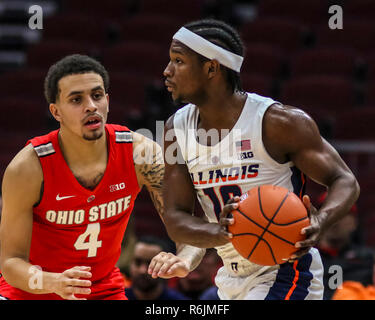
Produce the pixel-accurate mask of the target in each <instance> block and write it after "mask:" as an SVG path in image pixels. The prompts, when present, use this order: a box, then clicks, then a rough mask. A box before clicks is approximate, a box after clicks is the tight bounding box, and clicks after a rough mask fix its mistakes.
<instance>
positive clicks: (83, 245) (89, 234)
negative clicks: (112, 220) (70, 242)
mask: <svg viewBox="0 0 375 320" xmlns="http://www.w3.org/2000/svg"><path fill="white" fill-rule="evenodd" d="M99 233H100V223H99V222H97V223H90V224H88V225H87V228H86V231H85V232H84V233H82V234H81V235H80V236H79V237H78V238H77V240H76V242H75V243H74V248H76V249H77V250H88V252H87V257H88V258H92V257H96V254H97V251H98V248H100V247H101V246H102V240H98V236H99Z"/></svg>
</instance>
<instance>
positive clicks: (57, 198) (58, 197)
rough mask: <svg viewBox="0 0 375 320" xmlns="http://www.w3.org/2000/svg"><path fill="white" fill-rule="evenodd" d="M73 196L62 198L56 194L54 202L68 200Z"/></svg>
mask: <svg viewBox="0 0 375 320" xmlns="http://www.w3.org/2000/svg"><path fill="white" fill-rule="evenodd" d="M74 197H75V196H64V197H60V194H58V195H57V196H56V200H57V201H60V200H64V199H69V198H74Z"/></svg>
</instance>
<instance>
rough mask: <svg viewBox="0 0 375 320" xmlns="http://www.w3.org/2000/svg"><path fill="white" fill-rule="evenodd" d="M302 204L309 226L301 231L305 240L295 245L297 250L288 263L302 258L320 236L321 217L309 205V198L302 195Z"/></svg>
mask: <svg viewBox="0 0 375 320" xmlns="http://www.w3.org/2000/svg"><path fill="white" fill-rule="evenodd" d="M302 202H303V204H304V205H305V207H306V209H307V212H308V214H309V218H310V225H309V226H308V227H305V228H303V229H302V230H301V234H304V235H306V239H305V240H303V241H299V242H297V243H296V244H295V246H296V248H297V249H298V250H297V251H296V252H295V253H294V254H293V255H292V256H291V257H290V259H289V260H288V262H294V261H295V260H297V259H299V258H301V257H302V256H304V255H305V254H306V253H307V252H308V251H309V250H310V248H311V247H313V246H314V245H316V244H317V243H318V241H319V239H320V236H321V230H322V228H321V226H322V220H323V217H322V216H321V215H320V214H319V212H318V210H317V209H316V208H315V207H314V206H313V205H312V204H311V201H310V197H309V196H308V195H304V196H303V198H302Z"/></svg>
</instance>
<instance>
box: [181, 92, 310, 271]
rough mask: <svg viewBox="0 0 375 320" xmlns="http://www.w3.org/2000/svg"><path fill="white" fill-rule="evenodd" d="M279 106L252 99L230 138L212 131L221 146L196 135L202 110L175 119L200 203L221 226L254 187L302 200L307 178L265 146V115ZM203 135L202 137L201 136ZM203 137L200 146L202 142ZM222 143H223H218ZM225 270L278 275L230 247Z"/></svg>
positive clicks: (224, 254) (223, 253) (188, 109)
mask: <svg viewBox="0 0 375 320" xmlns="http://www.w3.org/2000/svg"><path fill="white" fill-rule="evenodd" d="M275 103H277V102H276V101H274V100H272V99H270V98H266V97H262V96H259V95H257V94H253V93H247V99H246V102H245V105H244V108H243V110H242V113H241V115H240V117H239V119H238V120H237V122H236V124H235V125H234V127H233V128H232V129H231V130H230V131H229V130H227V132H220V133H218V132H215V130H209V131H208V132H206V136H207V137H208V138H209V139H211V142H212V141H214V142H215V139H217V140H216V142H217V143H216V144H213V143H211V144H210V146H207V144H206V142H205V141H203V142H202V136H203V138H204V132H203V131H201V132H199V130H201V129H198V131H197V123H198V118H199V110H198V108H197V107H196V106H195V105H192V104H188V105H186V106H185V107H183V108H181V109H180V110H178V111H177V112H176V113H175V116H174V129H175V134H176V137H177V142H178V145H179V147H180V150H181V154H182V157H183V159H184V161H185V163H186V166H187V168H188V171H189V173H190V176H191V179H192V183H193V185H194V188H195V191H196V193H197V196H198V200H199V202H200V204H201V206H202V208H203V210H204V212H205V214H206V216H207V218H208V220H209V221H210V222H217V221H218V216H219V214H220V212H221V211H222V208H223V206H224V205H225V203H226V202H227V201H228V200H229V199H230V198H231V197H233V196H240V195H241V194H243V193H245V192H247V191H248V190H250V189H251V188H253V187H256V186H260V185H266V184H271V185H277V186H282V187H285V188H287V189H288V190H290V191H292V192H294V193H296V194H297V195H298V196H299V197H302V195H303V192H304V183H305V177H304V175H303V174H302V173H301V172H300V171H299V170H298V169H297V168H296V167H295V166H294V165H293V163H292V162H287V163H284V164H280V163H278V162H276V161H275V160H274V159H272V158H271V156H270V155H269V154H268V153H267V151H266V149H265V147H264V145H263V140H262V121H263V116H264V113H265V111H266V110H267V108H268V107H269V106H271V105H272V104H275ZM198 133H199V134H198ZM198 136H199V141H198V138H197V137H198ZM220 136H221V137H223V138H222V139H220V140H219V137H220ZM216 249H217V251H218V254H219V255H220V257H221V258H222V259H223V263H224V267H225V269H226V270H227V272H229V273H230V274H231V275H233V276H249V275H252V276H254V277H255V276H256V275H259V274H263V273H265V272H271V271H272V270H276V269H278V268H279V266H274V267H268V266H266V267H264V266H260V265H257V264H254V263H251V262H249V261H248V260H246V259H244V258H242V257H241V256H240V255H239V254H238V252H237V251H236V250H235V249H234V247H233V245H232V244H231V243H228V244H226V245H224V246H220V247H217V248H216Z"/></svg>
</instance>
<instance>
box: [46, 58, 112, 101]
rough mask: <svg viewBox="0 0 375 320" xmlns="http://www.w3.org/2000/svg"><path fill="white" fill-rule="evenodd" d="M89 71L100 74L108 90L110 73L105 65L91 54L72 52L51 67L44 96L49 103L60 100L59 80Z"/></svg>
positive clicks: (105, 88)
mask: <svg viewBox="0 0 375 320" xmlns="http://www.w3.org/2000/svg"><path fill="white" fill-rule="evenodd" d="M88 72H94V73H97V74H99V75H100V76H101V77H102V79H103V83H104V90H105V91H106V92H108V88H109V75H108V72H107V70H106V69H105V68H104V67H103V65H102V64H101V63H100V62H99V61H97V60H95V59H93V58H91V57H89V56H86V55H81V54H72V55H69V56H66V57H64V58H62V59H61V60H59V61H57V62H56V63H55V64H53V65H52V66H51V67H50V68H49V70H48V73H47V76H46V78H45V79H44V96H45V98H46V100H47V103H48V104H50V103H55V102H56V100H58V95H59V88H58V82H59V80H60V79H61V78H63V77H65V76H68V75H72V74H82V73H88Z"/></svg>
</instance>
